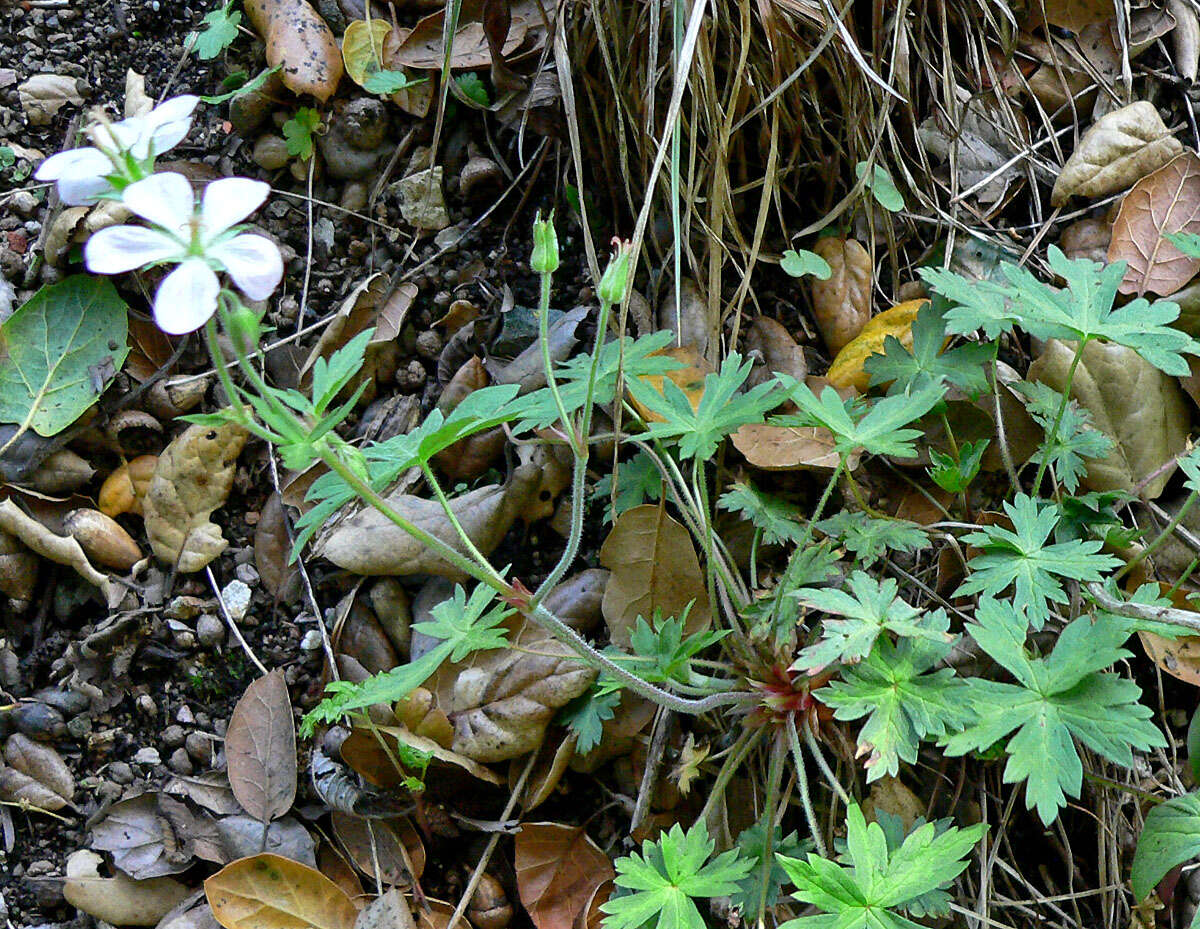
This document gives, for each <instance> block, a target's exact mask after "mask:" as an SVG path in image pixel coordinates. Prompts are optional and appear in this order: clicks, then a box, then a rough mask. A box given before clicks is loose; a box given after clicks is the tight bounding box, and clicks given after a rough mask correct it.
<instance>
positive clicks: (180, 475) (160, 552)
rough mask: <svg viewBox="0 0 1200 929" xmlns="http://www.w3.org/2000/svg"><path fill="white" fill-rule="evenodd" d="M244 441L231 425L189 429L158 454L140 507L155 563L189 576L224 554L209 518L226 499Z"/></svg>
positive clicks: (218, 531) (223, 544) (217, 528)
mask: <svg viewBox="0 0 1200 929" xmlns="http://www.w3.org/2000/svg"><path fill="white" fill-rule="evenodd" d="M247 437H248V436H247V433H246V430H245V429H243V428H241V427H240V426H236V425H233V424H232V423H227V424H225V425H222V426H200V425H194V426H189V427H188V428H187V429H185V430H184V431H183V432H182V433H180V434H179V435H178V436H176V438H175V439H174V440H173V441H172V442H171V444H170V445H168V446H167V447H166V449H165V450H164V451H163V453H162V455H160V456H159V459H158V462H157V464H156V465H155V468H154V477H153V478H151V480H150V487H149V489H148V490H147V491H146V497H145V499H144V500H143V503H142V510H143V515H144V516H145V519H146V535H147V537H148V538H149V539H150V547H151V548H152V549H154V554H155V555H156V556H157V557H158V560H159V561H161V562H163V563H164V564H167V565H177V566H178V570H180V571H182V572H183V573H185V574H190V573H192V572H193V571H200V570H202V569H203V568H204V566H205V565H207V564H208V563H209V562H210V561H212V560H213V559H214V558H216V557H217V556H218V555H220V554H221V552H223V551H224V550H225V547H226V546H227V545H228V544H229V543H228V542H226V541H225V538H224V536H222V535H221V528H220V526H217V525H216V524H215V523H213V522H212V521H211V520H210V519H209V517H210V516H211V514H212V511H213V510H215V509H216V508H217V507H219V506H222V505H224V503H225V499H226V498H227V497H228V496H229V491H230V489H232V487H233V474H234V466H235V463H236V462H237V456H238V455H239V454H240V453H241V451H242V447H243V446H244V445H245V444H246V439H247Z"/></svg>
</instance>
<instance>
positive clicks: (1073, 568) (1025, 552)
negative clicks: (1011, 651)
mask: <svg viewBox="0 0 1200 929" xmlns="http://www.w3.org/2000/svg"><path fill="white" fill-rule="evenodd" d="M1004 512H1005V513H1007V514H1008V517H1009V519H1011V520H1012V524H1013V528H1012V529H1011V530H1010V529H1005V528H1004V527H1003V526H984V527H983V528H982V529H981V530H980V531H979V532H969V533H967V534H966V535H965V536H963V542H965V543H966V544H968V545H974V546H975V547H976V548H979V549H980V550H981V551H982V554H979V555H976V556H975V557H974V558H972V559H971V560H970V561H969V562H968V563H967V566H968V567H969V568H970V569H971V574H970V576H969V577H968V578H967V579H966V580H965V581H963V583H962V584H961V585H960V586H959V588H958V590H957V591H955V595H956V596H966V595H968V594H977V593H982V594H985V595H986V596H988V597H996V596H999V594H1000V593H1001V592H1002V591H1003V590H1005V589H1006V588H1008V587H1012V588H1013V591H1014V593H1013V601H1012V605H1013V608H1014V609H1015V610H1016V611H1017V613H1019V614H1021V615H1023V616H1024V617H1025V619H1026V621H1027V622H1028V623H1029V624H1030V625H1032V626H1033V628H1034V629H1041V628H1042V626H1043V625H1045V623H1046V620H1047V619H1049V618H1050V603H1052V602H1053V603H1066V602H1067V601H1068V598H1067V593H1066V591H1065V590H1063V586H1062V581H1061V578H1069V579H1071V580H1076V581H1099V580H1102V579H1103V577H1104V572H1106V571H1109V570H1111V569H1113V568H1115V567H1117V565H1119V564H1120V563H1121V562H1120V561H1119V560H1118V559H1117V558H1115V557H1114V556H1112V555H1104V554H1101V553H1100V549H1101V548H1102V547H1103V545H1104V543H1103V542H1101V541H1099V540H1098V539H1093V540H1088V541H1083V540H1071V541H1067V542H1049V539H1050V534H1051V533H1052V532H1053V531H1054V527H1055V526H1056V525H1057V524H1058V521H1059V518H1060V511H1059V508H1058V506H1057V505H1056V504H1054V503H1053V502H1051V501H1048V500H1038V499H1036V498H1033V497H1030V496H1029V495H1028V494H1017V496H1016V497H1015V498H1014V499H1013V501H1012V502H1011V503H1010V502H1006V503H1005V504H1004Z"/></svg>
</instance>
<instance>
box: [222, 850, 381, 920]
mask: <svg viewBox="0 0 1200 929" xmlns="http://www.w3.org/2000/svg"><path fill="white" fill-rule="evenodd" d="M204 893H205V894H206V895H207V897H208V902H209V905H210V906H211V907H212V910H213V916H215V917H216V919H217V922H219V923H220V924H221V925H222V926H224V927H225V929H299V927H311V929H353V927H354V921H355V919H356V918H357V916H358V908H357V907H355V905H354V901H352V900H351V899H350V897H349V896H348V895H347V894H346V892H345V891H344V890H342V888H340V887H339V886H338V885H337V884H335V883H334V882H333V881H331V880H330V879H329V878H327V877H326V876H325V875H324V874H322V873H321V872H320V871H317V870H315V869H314V868H310V867H308V866H307V865H302V864H300V863H299V862H296V861H292V860H291V859H289V858H281V857H280V856H279V855H255V856H253V857H252V858H242V859H240V860H238V861H235V862H233V863H232V864H229V865H226V866H225V867H224V868H222V869H221V870H220V871H218V872H217V873H216V874H214V875H213V876H212V877H210V878H209V879H208V880H206V881H205V882H204Z"/></svg>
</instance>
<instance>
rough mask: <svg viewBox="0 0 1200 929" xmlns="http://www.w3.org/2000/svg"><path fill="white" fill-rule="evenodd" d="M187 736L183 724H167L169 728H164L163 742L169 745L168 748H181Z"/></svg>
mask: <svg viewBox="0 0 1200 929" xmlns="http://www.w3.org/2000/svg"><path fill="white" fill-rule="evenodd" d="M186 738H187V733H186V732H185V731H184V729H183V726H175V725H172V726H167V728H166V729H164V730H163V734H162V740H163V744H164V745H165V746H167V748H179V747H180V746H181V745H183V740H184V739H186Z"/></svg>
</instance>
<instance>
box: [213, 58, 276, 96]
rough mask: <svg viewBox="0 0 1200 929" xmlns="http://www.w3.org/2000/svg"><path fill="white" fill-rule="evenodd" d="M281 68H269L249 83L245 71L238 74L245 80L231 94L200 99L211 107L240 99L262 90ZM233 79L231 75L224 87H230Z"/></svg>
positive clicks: (239, 82)
mask: <svg viewBox="0 0 1200 929" xmlns="http://www.w3.org/2000/svg"><path fill="white" fill-rule="evenodd" d="M280 68H281V66H280V65H275V67H273V68H267V69H266V70H264V71H262V72H260V73H259V74H256V75H255V76H254V77H253V78H251V79H250V80H248V81H247V80H244V77H245V73H246V72H244V71H240V72H237V73H238V74H240V75H241V76H242V78H243V79H242V80H239V81H238V82H237V83H236V84H235V85H234V87H233V89H232V90H230V91H229V93H225V94H217V95H215V96H209V97H204V96H202V97H201V98H200V99H201V100H203V101H204V102H205V103H207V104H208V105H209V106H216V105H217V104H219V103H225V102H227V101H229V100H232V99H233V98H234V97H240V96H242V95H243V94H249V93H253V92H254V91H256V90H260V89H261V88H262V86H263V85H264V84H266V83H267V79H268V78H269V77H270V76H271V75H272V74H274V73H275V72H276V71H279V70H280ZM232 78H233V75H231V76H230V78H227V79H226V80H225V81H223V82H222V84H223V86H225V87H228V86H230V80H231V79H232Z"/></svg>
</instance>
